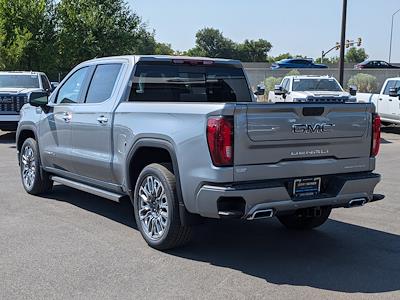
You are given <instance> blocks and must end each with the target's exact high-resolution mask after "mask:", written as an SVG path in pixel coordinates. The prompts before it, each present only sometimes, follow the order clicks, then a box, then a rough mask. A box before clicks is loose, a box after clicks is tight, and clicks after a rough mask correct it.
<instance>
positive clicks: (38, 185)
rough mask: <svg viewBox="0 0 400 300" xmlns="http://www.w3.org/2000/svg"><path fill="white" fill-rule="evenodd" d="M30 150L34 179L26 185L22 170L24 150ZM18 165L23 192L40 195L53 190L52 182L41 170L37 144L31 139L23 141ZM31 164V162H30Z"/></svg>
mask: <svg viewBox="0 0 400 300" xmlns="http://www.w3.org/2000/svg"><path fill="white" fill-rule="evenodd" d="M27 147H29V149H32V158H33V161H34V163H35V170H34V173H35V175H34V179H33V180H31V181H30V182H31V184H28V183H27V182H26V180H24V169H25V166H26V164H24V158H23V157H24V154H25V150H27V149H28V148H27ZM19 164H20V171H21V180H22V186H23V187H24V189H25V191H27V192H28V193H29V194H31V195H40V194H44V193H48V192H50V191H51V190H52V188H53V181H52V180H51V179H50V176H49V174H48V173H47V172H45V171H44V170H42V168H41V162H40V155H39V148H38V145H37V142H36V141H35V140H34V139H32V138H28V139H26V140H25V141H24V143H23V144H22V147H21V151H20V153H19ZM31 164H32V162H31Z"/></svg>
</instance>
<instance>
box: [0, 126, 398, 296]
mask: <svg viewBox="0 0 400 300" xmlns="http://www.w3.org/2000/svg"><path fill="white" fill-rule="evenodd" d="M14 143H15V141H14V136H13V134H11V133H4V132H0V184H1V189H0V299H43V298H47V299H48V298H51V299H137V298H139V297H140V298H143V299H147V298H156V299H160V298H162V299H170V298H173V299H176V298H194V299H198V298H213V299H216V298H230V299H245V298H251V299H262V298H273V299H276V298H285V299H310V298H311V297H313V298H315V299H321V298H332V297H335V298H339V299H340V298H348V297H352V298H368V297H374V296H375V297H376V298H379V299H382V298H388V299H389V298H393V299H394V298H397V299H399V298H400V217H399V215H400V199H399V198H400V197H399V196H400V184H399V183H398V182H399V177H400V159H399V155H400V128H395V127H393V128H386V129H385V132H384V134H383V144H382V148H381V153H380V157H379V160H378V172H380V173H381V174H382V175H383V182H381V183H380V185H379V188H378V189H377V192H379V193H382V194H385V195H386V199H385V200H383V201H380V202H376V203H372V204H369V205H367V206H365V207H361V208H353V209H337V210H335V211H334V212H333V214H332V215H331V218H330V220H329V221H328V222H327V223H326V224H325V225H323V226H322V227H320V228H319V229H317V230H314V231H311V232H291V231H287V230H285V229H284V228H283V227H281V226H280V224H279V223H278V222H277V221H276V220H274V219H271V220H266V221H254V222H251V223H249V222H247V223H243V222H238V221H235V222H233V221H229V222H226V221H224V222H215V221H213V222H209V223H207V224H204V225H202V226H199V227H197V228H196V229H195V236H194V239H193V241H192V242H191V243H190V244H189V245H188V246H186V247H184V248H180V249H178V250H174V251H169V252H168V253H163V252H158V251H156V250H153V249H151V248H149V247H148V246H147V245H146V244H145V242H144V240H143V239H142V238H141V236H140V233H139V232H138V231H137V230H136V227H135V224H134V222H133V217H132V211H133V209H132V207H131V206H130V204H129V203H128V202H123V203H115V202H112V201H109V200H106V199H102V198H99V197H96V196H92V195H89V194H85V193H83V192H80V191H75V190H73V189H71V188H68V187H64V186H61V185H57V186H55V188H54V191H53V192H52V193H51V194H49V195H47V196H46V197H41V198H40V197H33V196H30V195H28V194H26V193H25V192H24V190H23V188H22V186H21V184H20V178H19V170H18V167H17V162H16V149H15V146H14Z"/></svg>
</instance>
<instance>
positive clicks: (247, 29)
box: [128, 0, 400, 62]
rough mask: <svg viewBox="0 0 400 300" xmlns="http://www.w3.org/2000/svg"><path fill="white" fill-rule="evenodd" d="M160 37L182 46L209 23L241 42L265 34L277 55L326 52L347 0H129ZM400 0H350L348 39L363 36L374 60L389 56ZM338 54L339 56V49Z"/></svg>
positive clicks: (398, 26)
mask: <svg viewBox="0 0 400 300" xmlns="http://www.w3.org/2000/svg"><path fill="white" fill-rule="evenodd" d="M128 3H129V4H130V5H131V7H132V8H133V9H134V10H135V11H136V12H137V13H138V14H139V15H140V16H141V17H142V18H143V21H145V22H146V23H147V24H148V26H149V28H151V29H154V30H155V32H156V37H157V39H158V40H160V41H162V42H167V43H170V44H171V45H172V47H173V48H174V49H177V50H187V49H189V48H191V47H193V45H194V43H195V33H196V32H197V31H198V30H199V29H201V28H204V27H214V28H217V29H220V30H221V31H222V32H223V33H224V35H225V36H227V37H229V38H231V39H232V40H234V41H236V42H240V41H243V40H244V39H246V38H248V39H258V38H263V39H266V40H268V41H270V42H271V43H272V45H273V48H272V51H271V54H272V55H277V54H280V53H283V52H290V53H292V54H302V55H307V56H309V57H318V56H320V53H321V50H323V49H326V48H329V47H331V46H333V45H334V44H335V42H336V41H339V39H340V23H341V8H342V0H247V1H239V0H201V1H191V0H186V1H185V0H168V1H165V0H164V1H162V0H158V1H151V0H128ZM399 8H400V0H348V12H347V15H348V19H347V38H349V39H356V38H357V37H362V38H363V42H364V44H363V47H365V49H366V51H367V53H368V54H370V57H371V58H375V59H384V60H387V59H388V54H389V37H390V24H391V16H392V14H393V12H395V11H396V10H397V9H399ZM333 55H338V52H334V53H333ZM392 62H400V13H398V14H397V15H396V17H395V26H394V34H393V48H392Z"/></svg>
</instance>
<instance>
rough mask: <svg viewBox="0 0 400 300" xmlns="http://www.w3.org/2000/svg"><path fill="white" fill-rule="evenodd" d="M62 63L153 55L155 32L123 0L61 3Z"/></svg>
mask: <svg viewBox="0 0 400 300" xmlns="http://www.w3.org/2000/svg"><path fill="white" fill-rule="evenodd" d="M57 19H58V23H57V27H58V47H59V52H60V64H61V65H62V67H63V68H64V69H66V70H69V69H70V68H72V67H73V66H74V65H76V64H77V63H79V62H81V61H82V60H86V59H91V58H94V57H102V56H109V55H122V54H150V53H154V52H155V50H156V47H157V43H156V42H155V38H154V33H153V32H149V31H148V30H147V28H146V26H145V24H144V23H143V22H142V20H141V18H140V17H139V16H138V15H137V14H136V13H134V12H132V10H131V9H130V8H129V6H128V5H127V4H126V2H124V1H123V0H61V1H60V3H59V4H58V6H57Z"/></svg>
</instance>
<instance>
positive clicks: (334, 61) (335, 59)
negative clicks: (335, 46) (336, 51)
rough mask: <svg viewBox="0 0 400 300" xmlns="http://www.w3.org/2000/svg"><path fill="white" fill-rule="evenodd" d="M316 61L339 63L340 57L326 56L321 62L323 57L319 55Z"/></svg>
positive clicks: (318, 62)
mask: <svg viewBox="0 0 400 300" xmlns="http://www.w3.org/2000/svg"><path fill="white" fill-rule="evenodd" d="M315 62H316V63H317V64H320V63H323V64H337V63H339V57H337V56H334V57H324V60H323V61H322V62H321V57H318V58H317V59H316V60H315Z"/></svg>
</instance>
